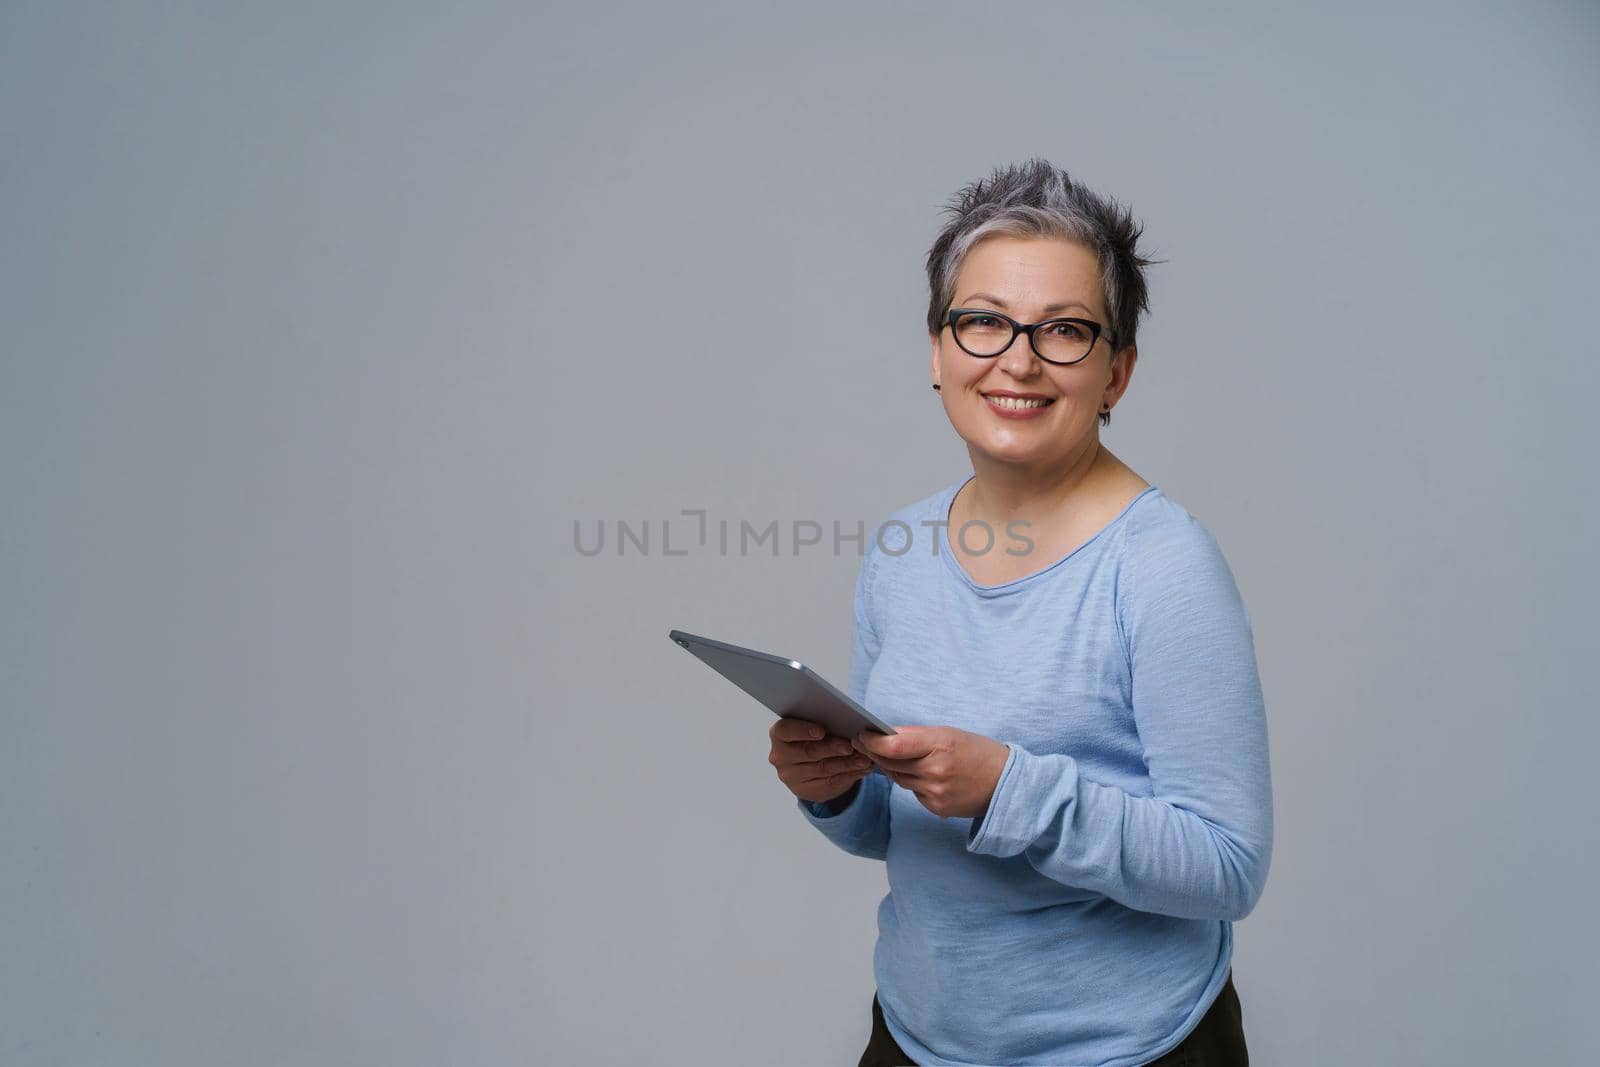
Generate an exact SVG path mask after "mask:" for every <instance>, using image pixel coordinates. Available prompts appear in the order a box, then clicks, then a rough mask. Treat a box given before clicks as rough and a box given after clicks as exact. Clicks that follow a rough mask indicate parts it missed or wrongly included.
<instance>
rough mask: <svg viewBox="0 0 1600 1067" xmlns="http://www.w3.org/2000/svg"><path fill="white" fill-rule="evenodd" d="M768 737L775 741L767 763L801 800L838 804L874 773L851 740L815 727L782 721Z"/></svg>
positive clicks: (813, 725)
mask: <svg viewBox="0 0 1600 1067" xmlns="http://www.w3.org/2000/svg"><path fill="white" fill-rule="evenodd" d="M767 734H768V736H770V737H771V738H772V754H771V755H770V756H768V757H767V762H768V763H770V764H772V765H773V767H775V768H777V771H778V779H779V780H780V781H781V782H783V784H784V785H786V786H788V787H789V792H791V793H793V794H794V795H795V796H797V797H799V798H800V799H801V800H809V801H812V802H814V803H818V804H820V803H823V802H825V801H829V800H837V799H838V798H839V797H842V796H844V795H845V794H846V793H848V792H849V791H850V789H851V787H852V786H854V785H855V784H856V783H857V782H859V781H860V780H861V779H863V778H865V777H866V776H867V775H869V774H871V773H872V761H871V760H870V759H868V758H867V757H865V756H863V755H861V753H859V752H857V751H856V750H855V749H854V748H852V747H851V745H850V739H849V738H848V737H840V736H838V735H837V734H830V733H826V732H825V731H824V730H823V728H822V727H820V726H818V725H816V724H815V723H810V722H806V721H805V720H804V719H795V718H782V719H779V720H778V721H777V722H775V723H773V724H772V728H771V729H770V730H768V731H767Z"/></svg>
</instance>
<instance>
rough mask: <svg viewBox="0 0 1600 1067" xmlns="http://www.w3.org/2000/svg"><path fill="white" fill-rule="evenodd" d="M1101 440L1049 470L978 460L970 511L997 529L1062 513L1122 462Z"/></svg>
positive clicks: (969, 497) (974, 465) (974, 459)
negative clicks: (1110, 469)
mask: <svg viewBox="0 0 1600 1067" xmlns="http://www.w3.org/2000/svg"><path fill="white" fill-rule="evenodd" d="M1116 462H1117V461H1116V458H1115V457H1114V456H1112V455H1111V453H1110V452H1108V451H1106V450H1105V449H1104V448H1103V447H1101V445H1100V440H1099V438H1098V437H1096V438H1095V439H1094V440H1093V441H1091V442H1089V444H1088V446H1087V447H1086V448H1085V449H1083V450H1082V451H1081V452H1079V453H1078V454H1076V455H1074V456H1073V457H1072V458H1071V459H1070V460H1069V461H1068V462H1067V463H1065V464H1061V465H1057V466H1052V467H1048V468H1044V469H1040V468H1033V467H1021V466H1018V465H1016V464H1013V463H995V462H992V461H990V460H989V459H987V458H986V457H981V456H973V457H972V472H973V479H972V484H971V485H969V486H968V487H967V490H966V493H967V502H966V503H967V512H968V514H969V515H971V516H972V517H973V518H977V519H983V520H985V521H987V522H990V523H992V524H994V525H997V526H999V525H1004V524H1005V523H1006V522H1009V521H1010V520H1012V519H1029V520H1038V519H1039V518H1041V517H1043V516H1048V515H1056V514H1059V513H1060V512H1061V510H1062V509H1063V507H1064V506H1067V505H1068V504H1069V502H1070V501H1071V500H1072V499H1073V498H1074V497H1076V496H1078V494H1079V493H1080V492H1081V491H1082V490H1083V489H1084V488H1085V487H1086V483H1088V482H1090V481H1091V480H1092V479H1094V478H1095V477H1097V476H1098V475H1100V474H1102V473H1104V472H1105V471H1106V470H1107V469H1108V468H1109V467H1110V466H1112V465H1114V464H1115V463H1116Z"/></svg>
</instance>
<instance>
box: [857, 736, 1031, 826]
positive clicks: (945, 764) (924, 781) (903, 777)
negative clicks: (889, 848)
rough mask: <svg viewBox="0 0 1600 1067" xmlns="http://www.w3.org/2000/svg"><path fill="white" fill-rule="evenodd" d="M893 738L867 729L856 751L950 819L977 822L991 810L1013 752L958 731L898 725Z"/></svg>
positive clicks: (991, 739) (999, 743)
mask: <svg viewBox="0 0 1600 1067" xmlns="http://www.w3.org/2000/svg"><path fill="white" fill-rule="evenodd" d="M895 730H896V731H897V732H895V733H893V734H880V733H874V732H872V731H870V730H863V731H862V732H861V733H858V734H856V736H855V737H854V738H853V739H852V740H851V744H852V745H854V746H855V749H856V751H857V752H860V753H863V754H864V755H866V756H867V758H869V759H871V760H872V762H874V763H876V764H877V765H878V766H879V767H881V768H883V773H884V774H886V775H888V776H889V780H890V781H891V782H893V783H895V784H896V785H899V786H904V787H905V788H906V789H909V790H911V791H912V792H913V793H915V794H916V795H917V799H918V800H919V801H921V802H922V806H923V807H925V808H927V809H928V810H929V811H931V812H933V813H934V814H935V815H941V816H943V817H945V818H947V819H976V818H977V817H978V816H980V815H982V814H983V813H984V812H985V811H987V810H989V798H990V797H992V796H994V787H995V786H996V785H998V784H999V782H1000V772H1001V771H1002V770H1004V769H1005V765H1006V759H1007V758H1008V757H1009V756H1010V755H1011V750H1010V749H1009V748H1007V747H1006V746H1005V745H1004V744H1002V743H1001V742H999V741H996V740H995V739H994V738H992V737H985V736H983V735H982V734H974V733H969V732H967V731H966V730H958V729H956V728H955V727H954V726H897V727H895Z"/></svg>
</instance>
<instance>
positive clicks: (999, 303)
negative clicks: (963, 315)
mask: <svg viewBox="0 0 1600 1067" xmlns="http://www.w3.org/2000/svg"><path fill="white" fill-rule="evenodd" d="M974 300H987V301H989V303H991V304H993V305H995V306H996V307H998V308H1000V310H1002V311H1010V310H1011V308H1010V306H1009V305H1008V304H1007V303H1006V302H1005V301H1004V300H1001V299H1000V298H999V297H998V296H995V295H994V294H992V293H973V294H971V295H970V296H968V297H967V298H966V299H965V300H958V301H957V302H956V306H957V307H965V306H966V305H967V304H969V303H971V302H972V301H974ZM1067 308H1083V310H1085V311H1087V312H1088V313H1089V314H1091V315H1093V314H1094V309H1093V308H1091V307H1090V306H1089V305H1087V304H1080V303H1078V302H1077V301H1076V300H1070V301H1068V302H1067V303H1065V304H1051V305H1050V306H1049V307H1047V308H1045V309H1044V311H1043V312H1042V314H1044V315H1046V316H1049V315H1054V314H1055V313H1056V312H1058V311H1065V310H1067Z"/></svg>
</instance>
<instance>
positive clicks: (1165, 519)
mask: <svg viewBox="0 0 1600 1067" xmlns="http://www.w3.org/2000/svg"><path fill="white" fill-rule="evenodd" d="M1122 555H1123V562H1124V564H1125V565H1126V566H1131V567H1133V568H1135V569H1149V568H1152V567H1154V568H1160V569H1166V568H1171V567H1174V566H1179V565H1182V564H1184V563H1201V562H1204V561H1206V560H1208V559H1210V558H1213V557H1220V556H1221V555H1222V549H1221V546H1220V545H1218V544H1217V539H1216V538H1215V537H1214V536H1212V533H1211V530H1210V528H1209V527H1207V526H1206V524H1205V523H1203V522H1201V521H1200V520H1199V519H1198V518H1196V517H1195V516H1194V515H1193V514H1191V513H1190V511H1189V509H1188V508H1185V507H1184V506H1183V505H1182V504H1180V503H1178V502H1177V501H1176V500H1173V499H1172V498H1171V497H1169V496H1167V495H1166V493H1164V492H1162V491H1161V490H1160V489H1159V488H1156V487H1153V486H1152V487H1151V489H1150V490H1148V491H1147V492H1145V493H1144V494H1143V495H1141V496H1140V497H1139V499H1137V500H1135V501H1134V502H1133V504H1132V505H1130V506H1129V508H1128V513H1127V515H1126V516H1125V517H1124V522H1123V526H1122Z"/></svg>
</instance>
